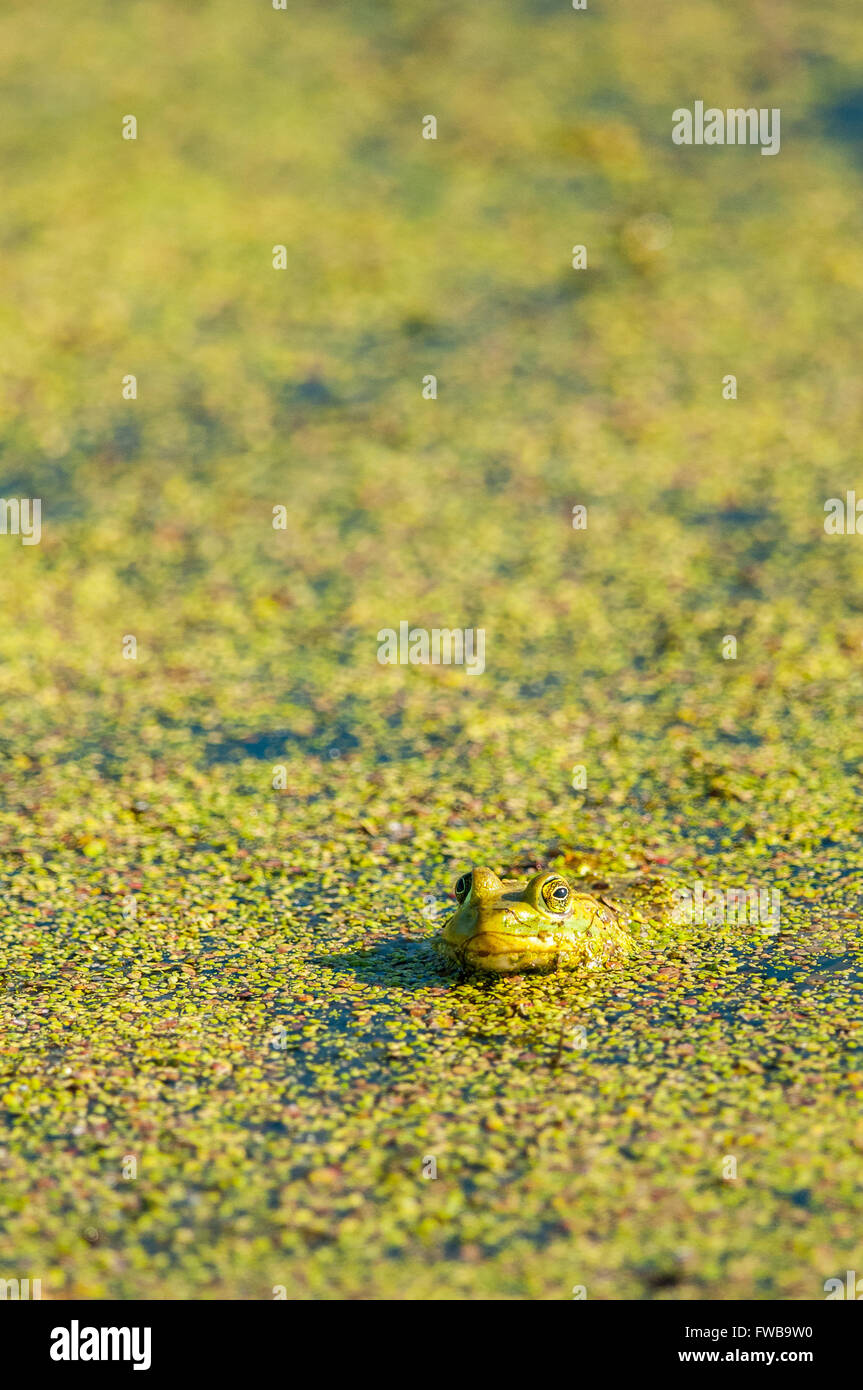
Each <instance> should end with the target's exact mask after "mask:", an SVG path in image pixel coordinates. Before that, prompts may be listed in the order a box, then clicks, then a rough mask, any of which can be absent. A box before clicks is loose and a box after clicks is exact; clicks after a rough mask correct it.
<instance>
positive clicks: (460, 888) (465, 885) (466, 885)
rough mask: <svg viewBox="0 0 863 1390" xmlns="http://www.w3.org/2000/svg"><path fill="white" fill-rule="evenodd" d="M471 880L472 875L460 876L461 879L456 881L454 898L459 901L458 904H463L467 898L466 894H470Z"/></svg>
mask: <svg viewBox="0 0 863 1390" xmlns="http://www.w3.org/2000/svg"><path fill="white" fill-rule="evenodd" d="M472 878H473V875H472V874H462V876H461V878H460V879H459V880H458V881H457V883H456V886H455V895H456V897H457V898H458V900H459V902H460V903H463V902H464V900H465V898H466V897H467V895H468V893H469V892H470V885H471V879H472Z"/></svg>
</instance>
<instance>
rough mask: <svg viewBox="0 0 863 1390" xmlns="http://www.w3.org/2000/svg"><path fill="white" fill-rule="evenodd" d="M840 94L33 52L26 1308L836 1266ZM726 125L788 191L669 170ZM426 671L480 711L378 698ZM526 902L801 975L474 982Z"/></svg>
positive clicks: (266, 28) (266, 38)
mask: <svg viewBox="0 0 863 1390" xmlns="http://www.w3.org/2000/svg"><path fill="white" fill-rule="evenodd" d="M861 60H863V28H861V25H860V23H859V18H858V17H857V16H855V14H854V11H853V9H852V7H851V6H849V5H847V4H845V3H842V0H832V3H831V2H829V0H828V3H825V4H822V5H819V6H818V7H817V9H813V8H812V7H811V6H807V5H805V4H803V3H802V2H801V0H795V3H787V4H784V5H780V4H778V3H771V0H759V2H758V3H753V0H723V3H707V2H706V0H702V3H699V4H697V5H691V4H686V5H685V4H683V3H675V4H663V5H644V4H638V3H635V0H620V2H619V3H615V4H614V5H613V6H612V5H610V4H604V3H601V0H590V5H589V9H588V10H587V11H586V12H574V11H573V10H572V9H571V8H569V7H568V6H567V4H566V0H536V2H535V3H528V0H524V3H520V2H518V0H509V3H507V4H505V5H501V6H477V5H473V6H471V5H456V4H451V3H437V2H436V0H423V3H418V0H417V3H413V0H399V2H398V3H387V0H375V2H374V3H353V4H345V3H341V4H338V3H329V2H328V0H316V3H314V4H310V3H300V4H292V5H291V6H290V8H289V9H288V10H287V11H284V12H282V11H274V10H273V9H272V7H271V5H270V4H269V2H268V0H257V3H246V4H243V5H237V4H233V3H229V0H200V2H196V0H147V3H144V0H129V3H126V4H124V5H123V6H122V7H121V8H118V7H117V6H116V5H111V4H108V3H95V0H87V3H81V4H78V5H76V6H75V7H74V9H73V11H72V13H69V11H68V10H66V9H63V8H61V7H52V6H49V5H40V6H37V7H36V8H35V9H34V7H33V6H31V5H25V4H23V3H18V2H17V0H10V3H7V4H6V5H5V6H4V10H3V14H2V16H0V66H2V77H3V81H2V83H0V107H2V111H0V153H2V160H3V165H4V168H5V170H6V179H5V193H4V211H3V216H2V225H0V274H2V283H3V286H4V293H3V295H2V302H0V450H2V452H0V496H3V497H5V498H9V497H40V498H41V499H42V508H43V536H42V541H41V544H40V545H38V546H34V547H23V546H21V545H20V544H19V542H18V540H16V539H15V538H14V537H12V536H8V535H7V536H0V613H2V621H0V702H2V723H0V753H2V759H3V761H2V768H3V774H2V812H0V852H2V856H3V859H2V863H3V867H4V880H3V882H4V892H3V898H2V907H0V911H2V914H3V922H2V948H0V949H2V956H0V978H2V985H3V993H2V995H0V1003H2V1010H3V1016H4V1036H5V1038H6V1047H5V1052H6V1055H5V1058H4V1061H3V1067H4V1074H3V1077H2V1078H0V1087H2V1088H4V1089H5V1094H6V1106H7V1110H6V1118H5V1121H4V1124H5V1128H6V1133H5V1136H3V1134H2V1131H0V1172H1V1173H2V1175H3V1182H2V1190H0V1209H2V1215H3V1222H2V1224H3V1227H4V1228H5V1232H6V1234H5V1236H4V1237H3V1238H2V1241H0V1274H5V1275H6V1277H14V1275H15V1274H16V1273H19V1274H20V1277H25V1276H27V1275H29V1276H30V1277H42V1278H43V1281H44V1286H45V1296H49V1294H50V1296H54V1297H62V1296H64V1295H66V1296H70V1295H71V1296H80V1297H102V1296H116V1295H119V1296H123V1297H136V1296H141V1297H159V1296H166V1297H185V1296H192V1297H201V1296H209V1295H221V1296H231V1297H233V1296H239V1297H270V1296H272V1295H271V1292H270V1290H271V1288H272V1287H273V1286H284V1287H285V1288H286V1289H287V1291H288V1295H289V1296H315V1297H328V1296H336V1297H339V1296H351V1297H363V1296H404V1295H407V1296H418V1297H440V1296H459V1297H464V1296H474V1295H477V1296H483V1295H485V1296H492V1297H523V1296H538V1297H569V1290H570V1288H571V1286H572V1285H573V1284H585V1285H586V1286H587V1287H588V1296H589V1297H684V1298H700V1297H713V1298H716V1297H743V1298H750V1297H764V1296H774V1297H776V1296H779V1297H782V1296H788V1297H800V1298H809V1297H820V1296H822V1294H821V1288H822V1283H823V1280H825V1279H827V1278H828V1277H831V1276H833V1275H835V1274H839V1275H840V1276H841V1275H842V1274H843V1272H844V1270H845V1268H846V1265H847V1267H852V1268H853V1267H857V1268H859V1261H860V1259H861V1258H863V1257H861V1254H860V1250H859V1244H857V1245H855V1241H857V1231H858V1230H859V1214H860V1205H861V1203H860V1198H861V1191H860V1182H859V1176H858V1167H859V1157H855V1154H857V1155H859V1151H860V1145H861V1144H863V1131H861V1129H860V1126H859V1121H858V1120H857V1119H856V1116H857V1115H858V1114H859V1098H860V1093H861V1087H863V1071H861V1065H863V1064H861V1061H860V1056H859V1054H860V1049H861V1046H863V1044H861V1036H863V1035H861V1019H860V1011H859V983H860V968H859V953H860V946H861V942H860V926H859V911H858V902H859V893H858V892H857V888H856V885H857V883H858V881H859V880H858V877H857V865H858V864H859V858H860V856H859V851H860V837H859V831H858V826H859V806H860V794H859V783H860V772H861V768H863V731H861V727H860V719H859V710H860V701H861V695H863V583H861V581H863V560H861V555H863V541H860V540H859V538H857V537H827V536H825V534H824V527H823V520H824V510H823V508H824V502H825V501H826V499H828V498H830V497H835V496H844V494H845V492H846V490H847V489H851V488H854V487H855V486H857V488H858V491H859V493H860V495H861V496H863V486H861V482H863V480H861V474H860V469H859V448H860V426H861V404H863V387H862V386H861V378H860V371H859V356H860V354H859V322H860V316H859V295H860V291H861V289H863V260H861V255H860V217H859V207H860V196H861V135H863V84H861V81H860V77H859V73H860V70H861V69H860V64H861ZM695 100H703V101H704V102H705V104H706V105H708V106H709V105H717V106H720V107H723V108H724V107H726V106H744V107H748V106H756V107H762V106H765V107H779V108H780V109H781V113H782V145H781V151H780V153H779V154H778V155H777V156H776V157H773V158H764V157H762V156H761V155H760V154H759V152H758V149H757V148H751V147H743V148H713V149H708V148H696V147H693V148H682V147H676V146H674V145H673V144H672V142H671V113H672V111H673V110H674V109H675V108H677V107H680V106H691V105H692V103H693V102H694V101H695ZM127 114H134V115H135V116H136V118H137V122H138V138H137V140H136V141H134V142H133V141H126V140H123V139H122V138H121V129H122V121H123V117H124V116H125V115H127ZM427 114H434V115H435V116H436V118H437V122H438V138H437V140H436V141H427V140H424V139H422V138H421V126H422V118H423V116H425V115H427ZM576 243H583V244H585V245H586V246H587V248H588V268H587V269H586V270H584V271H575V270H573V269H572V268H571V263H570V262H571V254H572V247H573V245H574V244H576ZM279 244H283V245H284V246H286V248H287V259H288V265H287V269H286V270H284V271H277V270H274V269H273V266H272V250H273V247H274V246H276V245H279ZM129 373H131V374H134V375H135V376H136V377H137V383H138V398H137V400H135V401H126V400H124V399H123V398H122V395H121V386H122V380H123V378H124V376H126V375H127V374H129ZM428 373H433V374H434V375H435V376H436V377H437V379H438V399H437V400H433V401H429V400H424V399H423V397H422V392H421V388H422V379H423V377H424V376H425V375H426V374H428ZM728 373H733V374H734V375H736V377H737V379H738V384H739V397H738V399H737V400H736V401H727V400H723V398H722V379H723V377H724V376H725V375H727V374H728ZM577 503H581V504H584V505H586V506H587V507H588V527H587V530H586V531H574V530H573V529H572V526H571V512H572V507H573V505H575V504H577ZM277 505H285V506H287V508H288V525H287V529H286V530H275V529H273V526H272V512H273V507H275V506H277ZM402 619H405V620H407V621H409V622H411V623H412V624H414V625H417V626H423V627H427V628H433V627H448V628H452V627H474V626H475V627H482V628H484V629H485V632H486V670H485V672H484V674H483V675H482V676H478V677H469V676H467V675H466V674H465V673H464V672H463V671H460V670H457V669H449V670H446V669H443V668H435V667H404V668H403V667H382V666H380V665H379V664H378V662H377V659H376V657H377V647H378V644H377V637H376V634H377V632H378V630H379V629H381V628H384V627H397V626H398V623H399V621H400V620H402ZM127 634H133V635H134V636H135V637H136V639H137V643H138V656H137V660H135V661H128V660H124V659H123V656H122V641H123V637H124V636H125V635H127ZM728 634H731V635H734V636H735V637H736V639H737V642H738V655H737V659H736V660H734V661H726V660H723V659H722V655H721V643H722V639H723V637H724V636H726V635H728ZM576 764H580V765H584V766H585V768H586V769H587V775H588V785H587V788H586V790H585V791H583V792H578V793H576V792H574V791H573V790H572V787H571V771H572V767H573V766H574V765H576ZM276 766H283V767H284V768H285V769H286V774H285V775H286V780H287V786H286V787H285V789H284V790H274V789H273V769H274V767H276ZM534 860H535V861H536V862H542V863H545V862H554V863H559V864H561V865H562V866H563V867H565V868H567V869H568V870H570V871H571V872H573V873H576V874H582V875H589V874H594V875H596V874H600V875H614V874H615V873H617V874H625V873H636V872H639V871H640V870H642V869H644V867H645V866H649V865H650V864H652V863H656V862H657V861H658V862H659V863H660V864H661V865H662V868H663V870H664V872H665V875H666V876H667V877H669V878H675V877H676V878H677V879H678V880H679V881H681V882H691V881H692V878H693V876H700V877H701V878H702V879H705V880H709V881H711V882H716V883H720V884H723V885H724V884H726V883H729V884H731V883H734V884H739V883H744V882H754V881H758V882H762V883H769V884H771V885H779V886H781V888H782V892H783V903H784V904H787V905H788V912H789V919H788V920H789V923H790V925H789V927H788V929H787V932H786V933H784V934H783V938H784V939H782V940H780V941H779V942H778V943H769V942H768V943H765V942H763V941H760V940H754V939H753V934H752V933H746V932H745V931H743V932H738V933H737V934H734V933H731V932H729V933H726V934H725V935H723V934H721V933H720V934H719V936H718V937H717V934H715V933H714V934H713V936H711V937H710V938H709V939H708V940H704V941H698V942H697V943H696V944H695V946H694V948H693V950H692V952H691V953H690V955H689V956H687V957H685V958H684V957H681V958H680V959H679V960H678V963H677V965H676V966H675V965H673V964H672V965H671V966H669V961H668V958H667V956H666V955H663V951H666V950H667V949H673V948H671V947H669V945H668V942H667V941H665V942H664V944H663V945H662V947H661V949H660V947H659V946H657V950H656V952H655V953H654V954H653V956H652V957H651V959H650V960H649V961H648V962H646V963H643V964H642V965H641V966H640V967H638V968H636V969H634V970H633V971H632V972H629V973H628V974H626V975H625V977H623V984H622V985H621V986H620V989H621V991H622V993H621V994H620V995H616V994H615V993H614V992H613V988H614V986H613V982H594V983H593V984H592V985H591V987H590V989H589V990H588V989H587V987H586V986H584V987H583V986H582V984H581V983H579V982H569V983H566V982H563V983H561V981H551V982H549V981H518V982H509V983H507V984H502V985H500V986H494V987H492V988H491V990H485V991H483V990H482V989H480V988H478V987H475V986H455V985H453V984H452V982H451V981H448V980H446V979H444V977H438V976H437V975H436V974H435V969H434V967H433V966H432V965H431V964H430V963H428V962H426V960H425V956H424V955H423V951H424V950H425V946H424V944H423V943H424V940H425V938H426V937H427V936H428V935H429V930H430V926H429V922H428V921H426V920H424V919H423V917H422V916H421V915H420V913H419V907H420V904H421V903H422V900H423V897H424V896H428V897H430V898H434V899H435V901H438V900H439V899H442V898H443V897H444V895H445V894H446V892H447V891H448V890H449V887H450V886H451V882H452V880H453V878H454V877H455V876H456V873H457V872H458V871H460V870H461V869H462V868H463V867H464V866H465V865H466V864H470V863H471V862H486V863H489V864H491V865H492V866H494V867H496V868H500V867H505V866H507V865H516V866H518V865H520V864H523V863H527V864H529V863H532V862H534ZM130 899H133V902H132V905H131V906H130V905H129V900H130ZM124 905H125V906H124ZM124 914H125V915H124ZM756 935H757V934H756ZM720 937H721V939H719V938H720ZM398 942H405V943H406V944H405V945H404V946H403V947H401V946H398V944H397V943H398ZM366 946H367V947H368V948H369V949H368V951H367V952H366V953H365V954H364V952H363V948H364V947H366ZM376 946H378V947H379V949H378V950H377V953H376V951H375V947H376ZM345 948H348V950H347V955H345ZM409 948H411V949H409ZM388 951H390V952H391V954H387V952H388ZM393 951H394V952H396V954H392V952H393ZM771 951H774V952H775V951H778V952H780V953H782V952H785V955H783V957H782V960H783V968H782V970H779V969H778V968H777V967H775V960H776V959H777V957H776V955H775V954H774V955H771ZM340 952H341V955H340V954H339V953H340ZM717 952H718V953H719V954H718V955H717V954H716V953H717ZM340 961H341V964H340V963H339V962H340ZM720 967H721V968H720ZM662 970H666V977H665V978H666V985H665V988H664V989H663V988H662V986H661V985H660V987H659V993H658V994H657V993H656V991H655V988H654V986H655V983H656V979H657V978H659V976H657V973H656V972H659V975H660V976H661V972H662ZM668 970H670V974H669V973H668ZM675 970H676V971H677V972H678V974H677V976H676V975H675ZM687 972H690V974H689V975H688V974H687ZM704 972H706V974H705V973H704ZM711 972H713V973H712V974H711ZM690 976H691V978H690ZM708 977H710V978H708ZM711 980H712V983H711ZM711 988H718V990H719V992H720V993H721V994H722V995H723V999H724V1005H723V1007H722V1008H718V1011H714V1012H713V1013H712V1014H711V1013H708V1012H706V1006H705V1002H704V1001H705V999H706V998H707V997H708V993H709V990H710V989H711ZM585 990H586V992H585ZM651 991H653V992H651ZM666 995H669V996H670V998H666V997H665V996H666ZM726 995H727V997H726ZM441 996H443V1002H442V1000H441ZM623 996H625V998H624V997H623ZM660 996H662V997H660ZM786 996H787V998H786ZM780 999H783V1000H784V1004H783V1009H782V1011H779V1003H778V1002H777V1001H779V1000H780ZM686 1000H690V1001H692V1002H690V1003H686V1002H685V1001H686ZM789 1000H790V1002H789ZM807 1000H808V1003H807ZM615 1001H616V1002H615ZM444 1006H445V1007H444ZM627 1009H629V1010H631V1012H630V1014H629V1016H627ZM669 1009H670V1010H671V1013H670V1014H669ZM441 1010H443V1012H441ZM777 1011H779V1012H781V1014H782V1019H783V1020H784V1021H782V1022H781V1023H780V1022H779V1021H777V1019H778V1012H777ZM531 1016H532V1017H533V1018H534V1019H535V1020H536V1026H535V1027H534V1029H533V1031H531V1030H530V1029H529V1028H527V1025H526V1024H525V1020H526V1019H527V1018H528V1017H531ZM633 1018H637V1019H639V1020H640V1021H641V1030H640V1031H639V1029H636V1028H633V1026H632V1019H633ZM669 1019H671V1021H670V1022H669ZM578 1020H581V1021H582V1022H583V1023H584V1024H585V1026H586V1027H587V1029H588V1036H589V1037H590V1038H592V1039H593V1040H594V1042H593V1043H592V1044H591V1046H590V1047H589V1048H588V1049H587V1051H586V1052H584V1053H577V1054H574V1053H571V1052H567V1051H565V1050H564V1051H563V1052H561V1046H562V1045H561V1046H559V1045H558V1040H559V1038H563V1037H564V1036H566V1035H567V1034H566V1030H567V1029H568V1028H569V1027H570V1025H571V1024H572V1023H573V1021H576V1022H577V1021H578ZM492 1025H493V1026H492ZM285 1028H287V1029H288V1034H289V1037H290V1039H292V1041H291V1042H290V1045H287V1044H284V1038H283V1034H282V1033H278V1030H279V1029H283V1030H284V1029H285ZM273 1030H277V1037H278V1038H280V1039H282V1043H281V1044H280V1045H279V1046H277V1047H273V1044H272V1035H273ZM405 1030H407V1031H405ZM783 1030H784V1031H783ZM779 1034H782V1036H781V1037H780V1036H779ZM282 1044H284V1045H282ZM680 1047H683V1048H684V1051H683V1052H680V1051H679V1048H680ZM689 1047H691V1048H692V1051H686V1049H687V1048H689ZM783 1049H784V1050H783ZM765 1058H773V1059H774V1060H773V1062H772V1064H771V1066H769V1067H768V1066H767V1065H766V1062H765ZM660 1086H662V1087H664V1090H662V1091H661V1094H660V1090H659V1088H660ZM400 1088H401V1089H400ZM658 1097H659V1098H658ZM855 1097H856V1099H855ZM555 1107H556V1109H555ZM648 1112H649V1113H648ZM551 1113H553V1114H554V1115H555V1116H556V1118H554V1119H553V1120H549V1118H548V1116H549V1114H551ZM855 1146H856V1148H855ZM624 1150H626V1151H627V1152H623V1151H624ZM744 1151H746V1152H747V1153H750V1154H751V1155H752V1157H751V1161H750V1167H749V1178H748V1180H743V1179H741V1181H740V1182H739V1183H738V1184H737V1185H736V1186H733V1185H731V1184H728V1183H725V1184H723V1183H722V1182H717V1174H718V1172H719V1165H720V1160H721V1157H722V1156H723V1155H724V1154H726V1153H738V1152H739V1153H742V1152H744ZM429 1152H430V1153H433V1154H437V1155H438V1157H439V1169H440V1177H439V1179H438V1180H437V1182H425V1181H423V1180H422V1178H421V1176H420V1163H421V1158H422V1155H423V1154H426V1153H429ZM129 1155H132V1156H136V1157H137V1160H138V1163H139V1176H138V1177H137V1178H136V1179H134V1180H128V1179H126V1178H125V1177H123V1176H122V1167H123V1160H124V1157H126V1156H129ZM633 1155H634V1156H633ZM800 1194H806V1195H805V1196H801V1195H800ZM681 1252H683V1253H682V1254H681ZM855 1259H856V1260H857V1262H858V1263H857V1265H856V1266H855V1265H854V1260H855Z"/></svg>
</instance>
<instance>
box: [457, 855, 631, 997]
mask: <svg viewBox="0 0 863 1390" xmlns="http://www.w3.org/2000/svg"><path fill="white" fill-rule="evenodd" d="M454 897H455V899H456V902H457V904H458V906H457V907H456V910H455V912H454V913H453V914H452V916H451V917H449V918H448V919H447V921H446V922H445V923H444V925H443V927H442V928H441V931H440V933H439V935H438V936H437V937H436V938H435V945H436V948H437V950H438V952H439V953H440V954H441V955H442V956H443V958H444V959H445V960H447V961H448V962H450V963H451V964H455V965H458V966H459V967H460V968H461V969H462V971H464V972H466V973H471V972H473V973H476V974H484V975H520V974H522V973H528V972H540V973H549V972H551V971H554V970H558V969H585V970H597V969H600V968H602V967H603V966H611V965H615V964H618V963H622V962H623V961H625V959H626V958H627V956H629V954H630V953H631V951H632V949H633V945H632V938H631V937H630V935H629V933H628V931H627V930H626V928H625V927H624V926H623V925H622V923H621V921H620V918H619V916H618V914H617V913H616V912H615V911H614V910H613V909H612V908H611V907H610V906H609V905H608V904H607V903H604V902H600V901H599V899H597V898H594V897H591V896H590V894H588V893H577V892H576V891H575V889H574V888H573V887H572V886H571V885H570V884H569V883H568V882H567V881H566V879H565V878H563V877H562V875H561V874H559V873H555V872H554V871H553V870H549V871H546V872H544V873H537V874H534V876H533V877H532V878H530V879H527V880H523V879H513V878H498V876H497V874H496V873H494V871H493V870H492V869H488V868H474V869H471V870H470V871H469V872H467V873H464V874H462V875H461V877H460V878H459V879H458V880H457V881H456V884H455V889H454Z"/></svg>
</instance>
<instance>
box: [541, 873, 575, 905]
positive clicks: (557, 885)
mask: <svg viewBox="0 0 863 1390" xmlns="http://www.w3.org/2000/svg"><path fill="white" fill-rule="evenodd" d="M571 895H572V889H571V888H570V887H569V884H567V883H564V881H563V879H562V878H552V879H549V881H548V883H545V884H543V888H542V896H543V900H544V902H545V905H546V907H548V908H550V909H551V911H552V912H565V911H566V906H567V903H568V902H569V899H570V897H571Z"/></svg>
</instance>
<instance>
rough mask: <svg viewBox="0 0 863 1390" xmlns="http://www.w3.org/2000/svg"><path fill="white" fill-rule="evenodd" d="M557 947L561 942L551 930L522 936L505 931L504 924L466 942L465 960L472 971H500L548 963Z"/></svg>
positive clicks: (557, 950) (520, 933)
mask: <svg viewBox="0 0 863 1390" xmlns="http://www.w3.org/2000/svg"><path fill="white" fill-rule="evenodd" d="M560 949H561V944H560V941H559V940H558V939H557V937H556V936H555V935H554V933H552V932H550V931H548V932H545V931H543V932H536V933H531V934H530V935H525V934H524V933H522V932H512V931H507V930H506V927H505V926H500V927H490V928H488V929H486V930H485V931H479V932H477V934H476V936H472V937H471V939H470V940H469V941H466V942H465V945H464V960H465V964H467V965H470V966H472V967H473V968H474V969H475V970H491V971H494V972H495V974H500V973H506V972H507V971H513V972H514V971H517V970H524V969H527V968H529V967H532V966H537V965H545V964H548V963H550V962H552V961H553V960H555V959H556V958H557V956H558V955H559V954H560Z"/></svg>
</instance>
